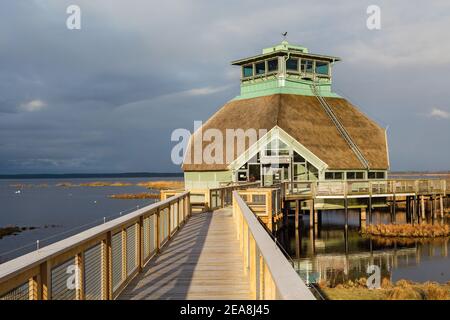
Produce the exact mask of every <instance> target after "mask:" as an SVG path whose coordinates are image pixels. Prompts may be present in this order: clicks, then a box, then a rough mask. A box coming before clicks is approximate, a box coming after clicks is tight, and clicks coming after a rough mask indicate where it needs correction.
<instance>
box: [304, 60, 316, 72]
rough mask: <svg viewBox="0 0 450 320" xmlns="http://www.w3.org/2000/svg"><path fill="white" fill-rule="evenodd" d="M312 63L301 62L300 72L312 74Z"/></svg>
mask: <svg viewBox="0 0 450 320" xmlns="http://www.w3.org/2000/svg"><path fill="white" fill-rule="evenodd" d="M313 65H314V61H312V60H302V72H307V73H313V71H314V69H313Z"/></svg>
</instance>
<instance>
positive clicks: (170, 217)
mask: <svg viewBox="0 0 450 320" xmlns="http://www.w3.org/2000/svg"><path fill="white" fill-rule="evenodd" d="M174 209H175V206H174V205H173V204H169V212H168V215H167V229H168V230H167V240H170V238H172V236H171V234H170V232H171V231H170V229H171V225H172V214H173V212H174V211H175V210H174Z"/></svg>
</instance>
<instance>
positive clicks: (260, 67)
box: [255, 61, 266, 75]
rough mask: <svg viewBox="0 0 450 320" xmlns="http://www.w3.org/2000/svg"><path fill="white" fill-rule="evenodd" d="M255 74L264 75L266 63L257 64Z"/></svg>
mask: <svg viewBox="0 0 450 320" xmlns="http://www.w3.org/2000/svg"><path fill="white" fill-rule="evenodd" d="M255 71H256V72H255V73H256V74H257V75H258V74H264V73H266V63H265V62H264V61H263V62H258V63H256V64H255Z"/></svg>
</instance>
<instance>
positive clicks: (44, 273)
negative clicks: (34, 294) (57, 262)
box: [38, 261, 52, 300]
mask: <svg viewBox="0 0 450 320" xmlns="http://www.w3.org/2000/svg"><path fill="white" fill-rule="evenodd" d="M39 277H40V281H39V282H40V286H39V287H40V288H39V289H40V290H39V291H40V292H39V293H38V295H39V296H40V298H41V299H42V300H50V299H51V295H52V293H51V291H52V288H51V282H50V281H51V273H50V264H49V262H48V261H46V262H44V263H42V264H41V265H40V275H39Z"/></svg>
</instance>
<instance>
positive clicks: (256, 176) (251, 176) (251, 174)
mask: <svg viewBox="0 0 450 320" xmlns="http://www.w3.org/2000/svg"><path fill="white" fill-rule="evenodd" d="M260 180H261V166H260V165H259V164H250V165H249V166H248V181H250V182H254V181H260Z"/></svg>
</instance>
